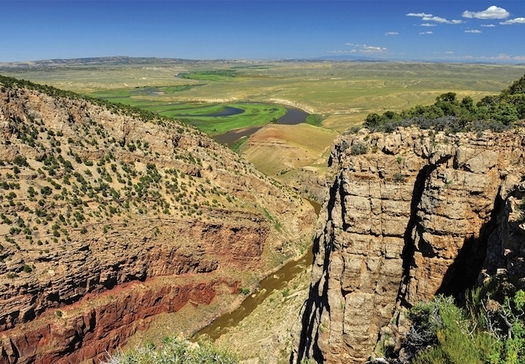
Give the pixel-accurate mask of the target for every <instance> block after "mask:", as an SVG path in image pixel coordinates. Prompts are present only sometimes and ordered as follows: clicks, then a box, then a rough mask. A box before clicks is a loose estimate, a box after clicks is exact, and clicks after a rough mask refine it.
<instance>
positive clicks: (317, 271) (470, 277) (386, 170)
mask: <svg viewBox="0 0 525 364" xmlns="http://www.w3.org/2000/svg"><path fill="white" fill-rule="evenodd" d="M524 144H525V131H524V130H522V129H516V130H512V131H508V132H504V133H498V134H496V133H492V132H483V133H478V134H473V133H467V134H461V133H459V134H453V135H446V134H445V133H443V132H438V133H436V132H434V131H428V130H426V131H425V130H419V129H417V128H406V129H404V128H399V129H398V130H396V131H394V132H393V133H390V134H382V133H369V132H368V131H367V130H366V129H363V130H361V131H360V132H359V133H358V134H357V135H346V136H341V137H339V139H338V140H336V142H335V145H334V146H333V148H332V153H331V157H330V165H331V169H332V173H333V183H332V185H331V188H330V191H329V195H328V197H327V199H326V201H325V204H324V208H323V211H322V216H321V219H320V224H319V226H318V228H317V234H316V238H315V243H314V253H315V261H314V264H313V269H312V283H311V289H310V296H309V299H308V300H307V302H306V304H305V309H304V312H303V314H304V315H303V332H302V337H301V344H300V347H299V352H298V353H297V356H296V357H295V359H297V360H298V361H300V360H302V359H304V358H306V357H310V358H314V359H316V360H317V361H319V362H327V363H362V362H366V361H367V360H368V359H369V358H370V357H371V356H373V351H374V346H375V345H376V343H377V341H378V337H379V335H380V333H383V334H385V333H386V334H390V335H393V333H392V332H391V330H390V329H389V328H387V326H389V324H390V323H391V322H393V321H396V320H397V319H398V316H397V311H398V310H396V308H400V307H405V308H406V307H410V306H411V305H413V304H414V303H416V302H418V301H419V300H428V299H430V298H432V297H433V296H434V295H435V294H438V293H443V294H452V295H456V296H457V295H460V294H461V293H462V292H463V291H464V290H465V289H466V288H469V287H472V286H473V285H474V284H476V282H477V281H478V279H479V280H483V278H484V277H487V276H490V275H493V274H496V273H497V272H498V271H499V272H501V271H503V270H505V272H506V274H508V275H512V276H513V277H522V275H521V276H520V274H522V273H523V262H522V261H523V259H522V258H519V257H520V254H521V251H520V248H519V243H518V242H517V241H518V240H519V239H516V238H514V239H511V240H505V239H506V237H508V236H509V235H510V233H509V231H511V229H510V228H509V226H510V227H511V228H512V229H513V230H512V231H514V232H516V231H518V230H520V228H519V226H518V225H517V224H511V225H509V214H510V212H511V211H512V209H513V206H515V205H516V201H518V200H519V199H520V198H521V197H522V192H520V186H521V184H520V183H521V182H522V179H523V175H524V174H525V165H524V155H525V152H524V148H523V146H524ZM514 209H515V208H514ZM521 257H523V255H521ZM520 259H521V260H520ZM394 324H395V322H394ZM390 326H392V325H390ZM393 326H395V325H393Z"/></svg>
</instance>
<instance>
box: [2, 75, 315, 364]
mask: <svg viewBox="0 0 525 364" xmlns="http://www.w3.org/2000/svg"><path fill="white" fill-rule="evenodd" d="M0 82H1V83H2V88H1V90H0V133H1V136H0V143H1V144H2V148H0V174H1V185H0V203H1V205H2V207H1V209H0V212H1V216H0V217H1V219H2V223H1V224H0V235H1V236H2V240H3V241H2V243H1V246H0V258H1V259H0V281H1V282H2V285H0V330H1V333H0V340H1V343H0V347H1V357H2V358H3V360H4V361H6V362H9V363H11V362H33V361H35V362H50V361H54V362H57V363H66V362H81V361H83V360H87V359H92V358H96V357H101V356H103V355H104V353H105V352H106V351H111V350H112V349H114V348H116V347H117V346H120V345H122V344H123V343H124V342H125V341H126V338H127V337H129V336H130V335H132V334H133V333H134V332H135V331H136V330H137V329H139V328H146V327H148V325H149V323H150V322H151V320H152V318H153V317H154V316H155V315H157V314H159V313H161V312H175V311H178V310H179V309H181V308H182V307H183V306H184V305H185V304H187V303H188V302H190V303H192V304H193V305H194V306H195V307H197V308H198V307H199V306H200V305H208V304H212V305H213V304H216V305H217V309H222V310H224V309H227V308H228V307H229V306H228V303H230V304H231V303H232V302H233V301H235V300H236V295H232V293H237V292H238V290H239V289H240V288H241V287H248V286H250V285H251V284H253V283H254V282H256V280H257V279H259V278H260V277H261V276H262V275H263V274H264V273H265V272H266V273H267V272H270V271H271V270H273V269H274V268H275V267H276V266H277V265H278V264H280V263H282V262H283V261H285V260H287V259H289V258H291V257H295V256H297V255H298V254H299V252H300V251H301V250H302V249H304V247H305V246H306V245H307V244H308V242H309V240H310V238H311V236H310V235H311V231H312V230H311V226H312V224H313V221H314V219H315V214H314V212H313V210H312V208H311V206H310V205H309V204H308V203H307V202H304V201H303V200H302V199H301V198H300V197H299V196H297V195H296V194H294V193H291V192H289V191H288V190H286V189H285V188H283V187H282V186H280V185H279V184H277V183H276V182H275V181H272V180H270V179H268V178H266V177H265V176H264V175H262V174H261V173H259V172H257V171H256V170H255V169H254V168H253V167H252V166H251V165H250V164H248V163H246V162H245V161H243V160H242V159H240V158H239V157H238V156H237V155H236V154H234V153H232V152H231V151H229V150H228V149H226V148H224V147H222V146H220V145H218V144H216V143H214V142H213V141H212V140H211V139H209V138H208V137H206V136H205V135H204V134H202V133H200V132H198V131H196V130H195V129H192V128H189V127H187V126H184V125H183V124H179V123H176V122H173V121H171V120H168V119H160V118H156V117H155V116H153V115H151V114H147V113H144V112H141V111H139V110H134V109H129V108H124V107H118V106H113V105H109V104H105V103H101V102H96V101H94V100H93V101H90V100H86V99H84V98H81V97H78V96H77V95H74V94H71V93H66V92H62V91H60V90H56V89H53V88H49V87H45V86H39V85H34V84H31V83H27V82H20V81H16V80H13V79H8V78H2V79H0ZM144 117H146V118H147V119H149V122H145V120H144ZM257 272H260V273H257ZM218 295H222V296H221V299H219V298H216V296H218ZM221 303H222V305H221ZM215 314H217V313H215ZM210 318H211V317H204V316H202V317H199V316H198V317H195V322H192V323H191V325H189V326H190V327H193V328H194V329H196V328H198V327H199V326H202V325H203V324H204V323H205V322H206V321H207V320H209V319H210Z"/></svg>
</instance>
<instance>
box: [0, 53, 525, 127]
mask: <svg viewBox="0 0 525 364" xmlns="http://www.w3.org/2000/svg"><path fill="white" fill-rule="evenodd" d="M0 72H1V73H4V74H6V75H9V76H13V77H18V78H25V79H29V80H31V81H35V82H39V83H46V84H49V85H52V86H56V87H60V88H64V89H67V90H71V91H75V92H79V93H84V94H90V93H93V92H97V91H102V90H122V92H123V93H126V92H128V93H129V92H130V91H132V90H138V89H136V88H137V87H138V88H143V87H144V86H148V87H159V88H161V90H160V92H150V93H147V92H146V93H145V94H144V93H142V94H141V93H140V92H136V95H134V96H133V99H135V101H136V102H139V101H140V100H142V101H143V102H145V103H147V102H151V101H158V102H159V103H166V104H174V103H188V102H215V103H220V102H235V101H250V102H254V101H257V102H279V103H283V104H289V105H295V106H297V107H300V108H303V109H305V110H308V111H310V112H315V113H318V114H322V115H324V116H326V118H325V120H324V121H323V124H322V125H323V126H324V127H326V128H330V129H334V130H337V131H343V130H346V129H348V128H349V127H351V126H354V125H357V124H360V123H362V122H363V120H364V118H365V117H366V115H367V114H368V113H370V112H382V111H384V110H393V111H400V110H402V109H406V108H410V107H412V106H415V105H417V104H422V105H425V104H431V103H432V102H434V101H435V98H436V97H437V96H438V95H440V94H441V93H444V92H448V91H454V92H456V93H457V94H458V96H459V97H463V96H467V95H468V96H472V97H473V98H474V100H479V99H481V98H482V97H483V96H486V95H489V94H495V93H498V92H499V91H500V90H502V89H503V88H505V87H506V86H507V85H508V84H509V83H510V82H511V81H512V80H516V79H518V78H519V77H521V76H522V75H523V74H524V73H525V66H524V65H518V66H515V65H482V64H442V63H401V62H397V63H390V62H333V61H317V62H314V61H311V62H309V61H303V62H299V61H297V62H291V61H290V62H278V61H275V62H248V61H244V62H241V61H210V62H198V63H195V62H183V61H181V62H180V63H175V64H174V63H169V64H163V63H158V64H145V65H140V64H139V65H136V64H135V65H122V66H116V65H106V66H97V65H89V66H88V65H84V66H69V67H59V66H54V67H35V68H29V67H26V68H16V67H9V68H6V67H4V68H0ZM232 75H234V76H235V77H232ZM183 77H186V78H183ZM168 86H169V87H171V89H170V88H169V87H168ZM162 88H164V89H162ZM126 90H127V91H126ZM176 90H177V91H176ZM113 92H117V91H112V93H113ZM114 96H116V95H114ZM115 101H116V100H115ZM137 106H140V105H137Z"/></svg>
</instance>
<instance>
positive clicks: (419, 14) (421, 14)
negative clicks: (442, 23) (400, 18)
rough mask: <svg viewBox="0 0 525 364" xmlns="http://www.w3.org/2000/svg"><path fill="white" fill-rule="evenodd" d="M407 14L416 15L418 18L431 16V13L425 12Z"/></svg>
mask: <svg viewBox="0 0 525 364" xmlns="http://www.w3.org/2000/svg"><path fill="white" fill-rule="evenodd" d="M407 16H416V17H419V18H423V17H427V16H432V14H425V13H408V14H407Z"/></svg>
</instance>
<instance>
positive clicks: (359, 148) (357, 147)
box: [350, 142, 368, 155]
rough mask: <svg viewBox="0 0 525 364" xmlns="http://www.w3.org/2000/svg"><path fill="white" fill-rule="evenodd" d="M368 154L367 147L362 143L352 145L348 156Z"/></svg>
mask: <svg viewBox="0 0 525 364" xmlns="http://www.w3.org/2000/svg"><path fill="white" fill-rule="evenodd" d="M367 152H368V145H367V144H366V143H363V142H357V143H355V144H352V146H351V147H350V154H352V155H360V154H366V153H367Z"/></svg>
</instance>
